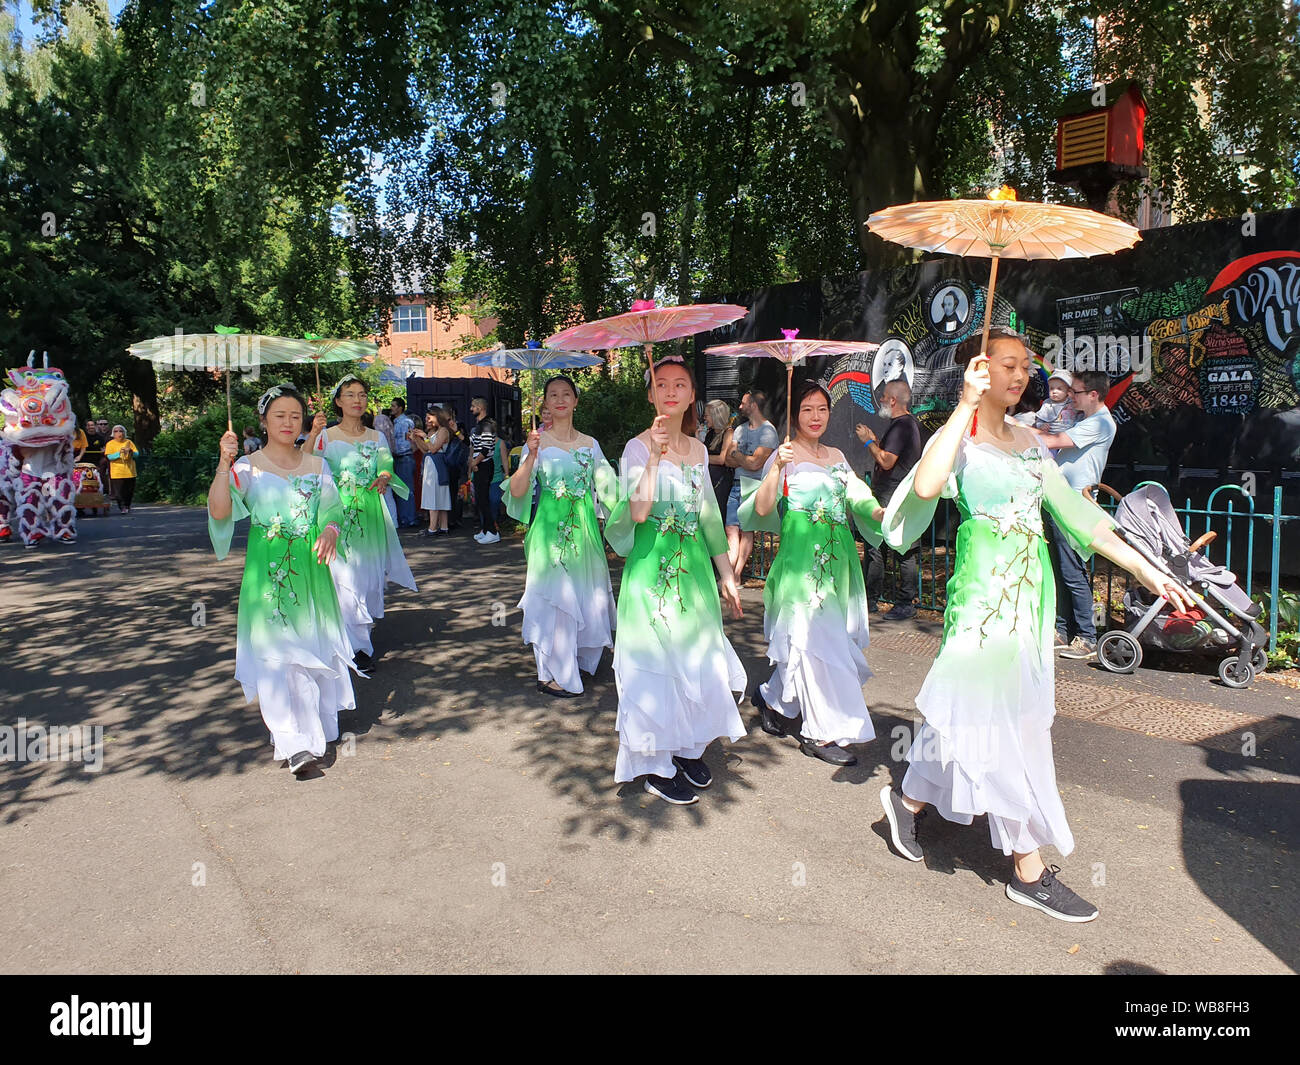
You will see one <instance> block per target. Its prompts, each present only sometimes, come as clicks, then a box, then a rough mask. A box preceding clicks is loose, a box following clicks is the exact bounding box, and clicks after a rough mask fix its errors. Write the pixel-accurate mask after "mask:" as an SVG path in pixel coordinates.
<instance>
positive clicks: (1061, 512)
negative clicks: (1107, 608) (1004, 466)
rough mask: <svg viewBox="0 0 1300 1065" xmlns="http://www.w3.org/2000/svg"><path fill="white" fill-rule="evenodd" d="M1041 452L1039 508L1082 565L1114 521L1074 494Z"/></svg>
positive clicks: (1048, 458)
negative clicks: (1071, 548)
mask: <svg viewBox="0 0 1300 1065" xmlns="http://www.w3.org/2000/svg"><path fill="white" fill-rule="evenodd" d="M1042 451H1043V507H1044V508H1045V509H1046V510H1047V512H1048V513H1049V514H1050V515H1051V516H1052V520H1053V521H1054V522H1056V527H1057V528H1058V529H1060V530H1061V532H1063V533H1065V538H1066V539H1067V540H1069V541H1070V546H1071V547H1073V548H1074V550H1075V551H1077V552H1078V553H1079V555H1080V556H1081V557H1082V558H1083V560H1084V561H1085V562H1086V561H1087V560H1088V559H1090V558H1091V557H1092V556H1093V550H1092V542H1093V540H1094V539H1096V536H1097V533H1098V532H1100V531H1101V530H1103V529H1113V528H1115V521H1114V519H1113V518H1111V516H1110V515H1109V514H1107V513H1106V512H1105V511H1104V510H1102V509H1101V507H1099V506H1097V504H1096V503H1092V502H1090V501H1089V500H1087V499H1085V498H1084V496H1083V493H1082V492H1076V491H1075V490H1074V489H1073V488H1071V487H1070V483H1069V482H1068V481H1067V480H1066V479H1065V475H1064V474H1063V473H1061V468H1060V467H1059V466H1058V465H1057V464H1056V460H1055V459H1054V458H1052V453H1051V452H1050V451H1048V450H1047V449H1046V448H1043V449H1042Z"/></svg>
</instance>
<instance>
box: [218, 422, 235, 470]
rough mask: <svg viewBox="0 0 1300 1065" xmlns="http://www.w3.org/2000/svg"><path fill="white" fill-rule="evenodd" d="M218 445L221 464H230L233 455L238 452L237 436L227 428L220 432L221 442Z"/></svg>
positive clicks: (233, 457)
mask: <svg viewBox="0 0 1300 1065" xmlns="http://www.w3.org/2000/svg"><path fill="white" fill-rule="evenodd" d="M218 446H219V447H220V449H221V452H220V454H221V464H222V465H223V466H227V467H228V466H230V464H231V463H233V462H234V461H235V456H236V455H237V454H239V437H237V436H236V435H235V434H234V432H233V431H231V430H229V429H228V430H226V432H224V433H222V434H221V443H220V444H219V445H218Z"/></svg>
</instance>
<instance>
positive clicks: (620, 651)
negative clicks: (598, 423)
mask: <svg viewBox="0 0 1300 1065" xmlns="http://www.w3.org/2000/svg"><path fill="white" fill-rule="evenodd" d="M692 452H693V458H694V461H693V462H691V463H684V464H675V463H672V462H670V461H668V459H667V457H665V458H664V460H662V461H661V462H660V463H659V467H658V478H657V481H656V484H655V494H654V502H653V504H652V506H651V508H650V516H649V517H648V518H647V519H646V520H645V521H643V522H641V523H640V524H639V525H638V524H637V523H635V522H634V521H633V520H632V514H631V510H630V499H629V495H630V493H631V492H633V491H634V490H635V489H636V486H637V485H638V484H640V482H641V476H642V474H643V473H644V472H645V468H646V464H647V463H648V462H649V461H650V453H649V450H648V449H647V447H646V445H645V444H644V443H642V442H641V441H640V440H639V439H632V440H629V441H628V444H627V447H625V448H624V449H623V462H622V479H621V482H620V484H621V488H622V492H621V495H620V499H619V502H618V504H617V505H616V506H615V508H614V511H613V513H611V515H610V518H609V521H608V522H607V523H606V525H605V538H606V539H607V540H608V541H609V543H610V546H611V547H613V548H614V550H615V551H617V552H618V553H619V554H620V555H622V556H624V557H625V558H626V559H627V564H626V565H625V566H624V567H623V579H622V582H621V584H620V585H619V592H618V642H617V643H616V644H615V646H614V678H615V681H616V682H617V685H618V719H617V728H618V760H617V762H616V764H615V768H614V779H615V780H616V781H627V780H635V779H636V778H637V777H639V776H643V775H645V774H647V773H653V774H654V775H655V776H660V777H673V776H675V775H676V774H677V768H676V766H675V765H673V755H677V756H679V757H681V758H700V757H702V756H703V754H704V749H705V748H706V747H707V746H708V745H709V744H710V743H712V742H713V741H714V740H715V739H718V738H719V737H722V736H725V737H727V738H728V739H730V740H733V741H734V740H738V739H740V738H741V737H742V736H744V735H745V725H744V722H742V721H741V719H740V712H739V710H737V708H736V696H738V695H741V694H743V693H744V691H745V669H744V667H743V666H742V665H741V663H740V659H739V658H738V657H737V655H736V652H735V651H734V650H733V649H732V646H731V643H730V642H729V641H728V640H727V637H726V634H725V633H724V632H723V629H722V606H721V601H720V600H719V598H718V585H717V578H716V576H715V575H714V570H713V556H714V555H725V554H726V553H727V537H726V533H725V532H724V531H723V527H722V514H721V513H720V512H719V510H718V501H717V498H716V497H715V496H714V494H713V486H712V484H711V483H710V481H709V473H708V469H709V468H708V452H707V451H705V449H704V445H703V444H701V443H700V442H699V441H693V442H692Z"/></svg>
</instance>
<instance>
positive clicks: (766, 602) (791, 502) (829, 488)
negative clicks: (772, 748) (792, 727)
mask: <svg viewBox="0 0 1300 1065" xmlns="http://www.w3.org/2000/svg"><path fill="white" fill-rule="evenodd" d="M832 454H833V457H835V458H836V459H837V461H835V462H833V463H831V464H829V465H825V466H823V465H821V464H820V463H816V462H809V461H797V462H791V463H790V464H789V465H787V466H786V468H785V481H786V485H787V488H788V495H787V496H785V497H782V496H778V497H777V498H778V506H777V508H776V509H774V510H773V511H772V512H771V513H770V514H768V515H767V516H766V517H759V515H758V514H757V513H756V512H755V510H754V504H755V502H756V500H757V496H758V486H759V485H760V484H761V483H762V480H761V478H752V482H753V483H752V484H747V485H745V486H744V490H745V498H744V499H743V500H742V501H741V504H740V527H741V528H742V529H744V530H746V531H754V532H757V531H764V532H779V533H780V534H781V546H780V549H779V550H778V551H777V554H776V558H775V559H774V560H773V562H772V566H771V568H770V569H769V570H768V573H767V582H766V584H765V585H764V587H763V632H764V635H765V636H766V637H767V641H768V646H767V658H768V661H769V662H771V663H772V665H773V666H774V667H775V668H774V669H773V671H772V676H771V678H770V679H769V680H768V681H767V682H766V683H765V684H762V685H760V687H759V691H760V693H761V694H762V696H763V699H764V701H765V702H766V703H767V705H768V706H770V707H771V708H772V709H773V710H775V711H777V713H780V714H783V715H784V716H786V717H789V718H795V717H798V716H799V715H800V714H803V728H802V734H803V735H804V736H805V737H806V738H807V739H810V740H815V741H817V742H821V743H838V744H846V743H865V742H866V741H867V740H870V739H872V738H873V737H874V736H875V734H876V733H875V730H874V729H873V728H872V727H871V717H870V715H869V714H868V712H867V704H866V700H865V699H864V698H863V696H862V686H863V685H864V684H865V683H866V682H867V681H868V680H869V679H870V678H871V670H870V669H869V668H868V667H867V662H866V659H865V658H863V655H862V652H863V651H864V650H865V649H866V648H867V645H868V644H869V643H870V630H869V627H868V624H867V616H868V608H867V591H866V586H865V585H864V584H863V580H862V562H861V560H860V559H859V558H858V549H857V545H856V544H855V543H854V541H853V532H852V530H851V529H850V528H849V521H850V520H852V521H853V522H854V523H855V524H856V525H857V526H858V529H859V530H860V531H861V533H862V535H863V537H864V538H865V539H866V540H867V542H868V543H871V544H878V543H880V541H881V529H880V523H879V522H878V521H875V520H873V519H872V517H871V515H872V513H873V512H874V511H875V510H876V508H877V507H879V506H880V504H879V503H878V502H876V497H875V496H873V495H872V494H871V489H870V488H868V487H867V485H866V484H865V483H864V482H863V480H862V479H861V478H860V477H858V475H857V474H855V473H854V472H853V470H852V469H851V468H850V467H849V464H848V463H847V462H845V461H844V456H843V455H842V454H840V453H839V452H838V451H834V452H833V453H832ZM775 462H776V456H775V455H773V456H772V457H771V458H769V459H768V460H767V465H766V466H764V467H763V474H762V476H763V477H766V476H767V474H768V471H769V470H771V468H772V465H773V463H775ZM782 498H784V500H785V502H784V505H782V504H781V503H780V500H781V499H782ZM780 509H784V510H785V515H784V517H782V518H780V519H778V518H777V511H778V510H780Z"/></svg>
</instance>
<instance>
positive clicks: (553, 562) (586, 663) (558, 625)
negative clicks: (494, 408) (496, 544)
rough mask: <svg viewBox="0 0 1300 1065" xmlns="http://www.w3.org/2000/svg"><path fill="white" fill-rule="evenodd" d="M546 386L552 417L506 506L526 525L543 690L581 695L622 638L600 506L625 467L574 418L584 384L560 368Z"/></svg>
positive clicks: (528, 631)
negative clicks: (617, 466)
mask: <svg viewBox="0 0 1300 1065" xmlns="http://www.w3.org/2000/svg"><path fill="white" fill-rule="evenodd" d="M542 395H543V397H544V399H545V402H546V407H547V410H548V411H549V412H550V416H551V425H550V428H549V429H547V430H545V431H544V432H539V431H538V430H536V429H534V430H533V431H532V432H531V433H529V434H528V440H527V443H526V444H525V446H524V450H523V451H522V453H521V454H520V461H519V468H518V469H517V470H516V471H515V472H514V474H513V475H512V476H511V478H510V480H509V481H508V482H507V489H508V490H507V493H506V513H508V514H509V515H510V516H511V517H512V518H514V519H515V520H516V521H519V522H522V523H524V524H525V525H527V526H528V534H527V535H526V536H525V537H524V556H525V558H526V561H527V565H528V577H527V583H526V584H525V585H524V594H523V598H522V599H520V600H519V607H520V609H522V610H523V612H524V625H523V638H524V643H527V644H532V647H533V655H534V656H535V658H536V659H537V690H538V691H540V692H543V693H544V694H546V695H553V696H556V697H557V698H570V697H572V696H575V695H580V694H582V691H583V687H582V674H583V673H588V674H592V673H595V672H596V667H597V666H599V664H600V657H601V655H602V654H603V653H604V651H605V648H606V647H613V646H614V635H613V630H614V592H613V589H612V588H611V587H610V583H609V566H608V564H607V563H606V561H605V546H604V544H603V543H602V541H601V538H600V524H599V522H598V521H597V518H596V508H597V505H598V504H599V501H600V500H601V499H603V500H604V501H605V505H612V504H613V502H614V501H615V499H616V498H617V494H618V475H617V474H616V473H615V472H614V469H613V467H612V466H610V464H609V463H608V462H607V461H606V459H605V456H604V454H602V452H601V450H600V444H599V443H597V442H596V440H595V439H593V438H592V437H590V436H586V435H584V434H582V433H579V432H578V431H577V430H576V429H574V427H573V411H574V408H575V407H576V406H577V404H578V389H577V386H576V385H574V383H573V382H572V381H571V380H570V379H569V378H567V377H563V376H560V377H553V378H551V380H549V381H547V382H546V387H545V389H543V391H542ZM535 488H536V489H539V491H538V492H537V493H536V495H537V513H536V514H534V513H533V512H532V510H533V497H534V489H535ZM602 509H603V507H602Z"/></svg>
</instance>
